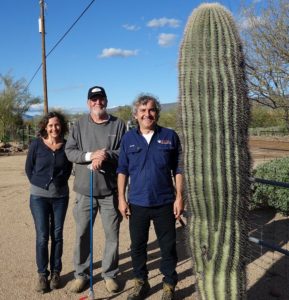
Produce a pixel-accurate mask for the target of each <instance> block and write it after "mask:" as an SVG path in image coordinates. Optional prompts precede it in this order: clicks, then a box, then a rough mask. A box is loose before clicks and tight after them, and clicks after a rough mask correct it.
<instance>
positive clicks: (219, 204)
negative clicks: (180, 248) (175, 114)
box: [179, 3, 250, 300]
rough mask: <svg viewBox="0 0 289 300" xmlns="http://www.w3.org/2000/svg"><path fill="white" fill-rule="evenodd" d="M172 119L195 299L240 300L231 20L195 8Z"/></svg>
mask: <svg viewBox="0 0 289 300" xmlns="http://www.w3.org/2000/svg"><path fill="white" fill-rule="evenodd" d="M179 94H180V95H179V96H180V101H179V116H180V120H179V121H180V125H181V136H182V139H183V145H184V172H185V180H186V190H187V198H188V209H189V211H190V216H191V217H190V219H189V222H188V227H189V229H188V232H189V237H188V240H189V246H190V249H191V251H192V256H193V262H194V268H195V270H194V271H195V273H196V277H197V289H198V293H199V297H200V299H209V300H213V299H217V300H219V299H228V300H233V299H245V298H246V274H245V256H246V253H245V250H246V245H247V228H246V215H247V203H248V198H249V193H250V183H249V172H250V155H249V151H248V144H247V138H248V121H249V101H248V97H247V87H246V82H245V70H244V57H243V53H242V46H241V41H240V37H239V34H238V32H237V29H236V26H235V23H234V20H233V18H232V16H231V14H230V12H229V11H228V10H226V9H225V8H224V7H223V6H221V5H219V4H217V3H214V4H209V3H207V4H202V5H200V6H199V7H198V8H197V9H196V10H194V11H193V13H192V15H191V16H190V18H189V20H188V23H187V25H186V29H185V33H184V38H183V42H182V44H181V48H180V58H179Z"/></svg>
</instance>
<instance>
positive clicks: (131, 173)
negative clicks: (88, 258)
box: [117, 94, 184, 300]
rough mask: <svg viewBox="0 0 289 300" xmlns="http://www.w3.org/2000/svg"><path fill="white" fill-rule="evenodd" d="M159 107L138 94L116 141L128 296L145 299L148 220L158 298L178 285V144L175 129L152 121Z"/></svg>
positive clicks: (180, 202) (180, 179) (180, 206)
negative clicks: (156, 255) (130, 275)
mask: <svg viewBox="0 0 289 300" xmlns="http://www.w3.org/2000/svg"><path fill="white" fill-rule="evenodd" d="M160 109H161V107H160V103H159V101H158V100H157V99H156V97H154V96H152V95H150V94H141V95H140V96H139V97H138V98H137V99H136V100H135V101H134V103H133V115H134V117H135V119H136V121H137V123H138V127H137V128H134V129H132V130H130V131H128V132H127V133H126V134H125V135H124V136H123V138H122V142H121V150H120V155H119V164H118V169H117V173H118V193H119V210H120V212H121V214H122V215H123V216H124V217H125V218H129V229H130V238H131V258H132V265H133V272H134V277H135V285H134V289H133V292H132V293H131V294H129V295H128V297H127V299H128V300H138V299H144V298H145V296H146V295H147V293H148V291H149V288H150V286H149V283H148V270H147V266H146V262H147V242H148V236H149V227H150V222H151V220H152V221H153V224H154V228H155V232H156V235H157V239H158V242H159V246H160V250H161V256H162V257H161V265H160V270H161V272H162V274H163V275H164V278H163V296H162V299H163V300H165V299H173V297H174V289H175V286H176V284H177V273H176V265H177V252H176V229H175V222H176V219H178V218H180V215H181V214H182V212H183V208H184V204H183V198H182V186H183V176H182V171H181V168H180V161H181V145H180V140H179V137H178V135H177V133H176V132H175V131H173V130H171V129H168V128H164V127H161V126H158V125H157V121H158V118H159V113H160ZM128 178H130V188H129V193H128V199H126V186H127V182H128ZM127 200H128V201H127Z"/></svg>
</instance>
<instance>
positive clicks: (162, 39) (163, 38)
mask: <svg viewBox="0 0 289 300" xmlns="http://www.w3.org/2000/svg"><path fill="white" fill-rule="evenodd" d="M176 37H177V36H176V35H175V34H171V33H161V34H160V35H159V37H158V44H159V45H160V46H162V47H168V46H171V45H173V44H174V42H175V40H176Z"/></svg>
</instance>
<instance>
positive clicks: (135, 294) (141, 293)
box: [127, 278, 150, 300]
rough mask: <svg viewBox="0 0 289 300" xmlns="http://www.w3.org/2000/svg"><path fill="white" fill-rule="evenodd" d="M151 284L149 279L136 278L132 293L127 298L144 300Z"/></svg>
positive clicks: (129, 299)
mask: <svg viewBox="0 0 289 300" xmlns="http://www.w3.org/2000/svg"><path fill="white" fill-rule="evenodd" d="M149 289H150V285H149V283H148V281H147V280H141V279H137V278H136V279H135V280H134V288H133V291H132V293H130V294H129V295H128V296H127V300H143V299H145V298H146V295H147V294H148V291H149Z"/></svg>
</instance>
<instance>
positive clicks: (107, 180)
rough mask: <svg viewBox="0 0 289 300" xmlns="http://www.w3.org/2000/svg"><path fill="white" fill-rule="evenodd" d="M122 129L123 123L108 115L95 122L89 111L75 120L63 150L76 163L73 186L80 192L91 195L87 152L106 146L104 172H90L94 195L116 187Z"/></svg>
mask: <svg viewBox="0 0 289 300" xmlns="http://www.w3.org/2000/svg"><path fill="white" fill-rule="evenodd" d="M124 133H125V123H124V122H123V121H122V120H120V119H118V118H116V117H114V116H112V115H110V118H109V120H108V122H105V123H101V124H97V123H95V122H93V120H92V119H91V117H90V115H85V116H83V117H81V118H80V119H79V120H77V121H76V123H75V124H74V126H73V127H72V129H71V131H70V133H69V137H68V139H67V142H66V147H65V153H66V155H67V158H68V160H70V161H71V162H73V163H75V179H74V186H73V190H74V191H75V192H77V193H80V194H82V195H86V196H88V195H90V170H89V169H88V165H89V164H90V162H87V161H86V160H85V155H86V153H87V152H94V151H96V150H99V149H103V148H105V149H106V150H107V154H108V159H107V160H105V161H104V162H103V164H102V167H101V169H102V170H103V171H104V172H105V173H103V172H99V171H95V172H93V195H94V196H108V195H111V194H113V193H116V191H117V175H116V168H117V162H118V155H119V147H120V140H121V138H122V136H123V135H124Z"/></svg>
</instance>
